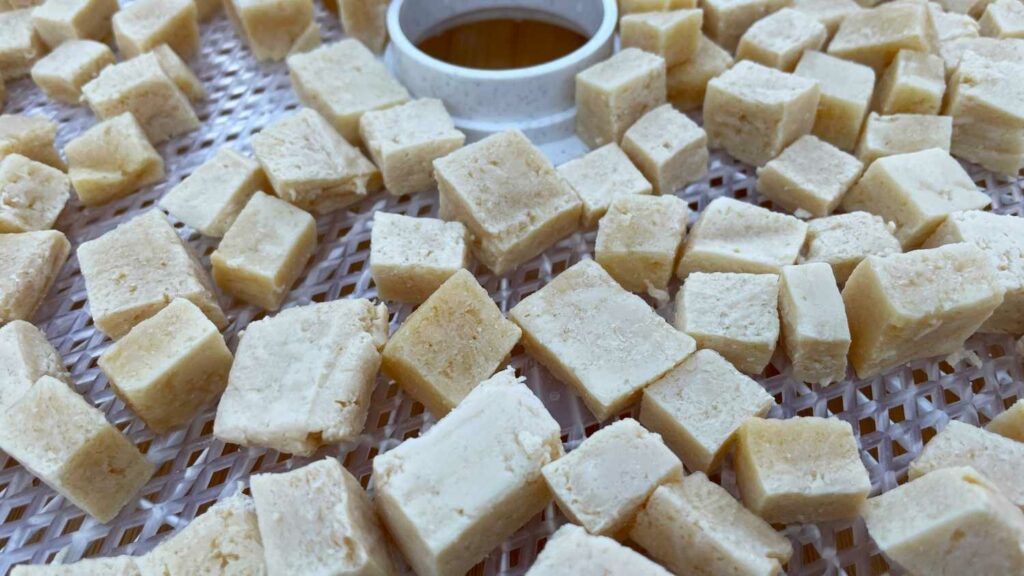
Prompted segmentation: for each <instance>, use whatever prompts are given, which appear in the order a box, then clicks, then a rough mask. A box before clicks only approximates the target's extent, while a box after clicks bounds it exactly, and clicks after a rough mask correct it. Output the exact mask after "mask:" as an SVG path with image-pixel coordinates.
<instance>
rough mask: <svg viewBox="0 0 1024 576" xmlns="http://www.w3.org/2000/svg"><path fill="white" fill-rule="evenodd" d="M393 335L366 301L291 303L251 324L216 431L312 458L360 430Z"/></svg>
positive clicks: (381, 310)
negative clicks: (383, 352)
mask: <svg viewBox="0 0 1024 576" xmlns="http://www.w3.org/2000/svg"><path fill="white" fill-rule="evenodd" d="M387 336H388V311H387V308H386V307H385V306H384V305H383V304H380V305H378V306H374V305H373V304H372V303H371V302H370V301H369V300H364V299H359V300H351V299H348V300H334V301H332V302H325V303H322V304H311V305H308V306H300V307H298V308H289V309H287V310H284V311H283V312H280V313H279V314H277V315H276V316H273V317H270V318H265V319H263V320H258V321H256V322H253V323H251V324H249V326H248V327H247V328H246V329H245V334H244V336H243V337H242V339H241V340H240V341H239V344H238V350H237V351H236V352H235V362H234V364H232V366H231V373H230V375H229V376H228V387H227V389H226V390H225V391H224V395H223V396H222V397H221V400H220V405H218V406H217V419H216V421H215V422H214V427H213V433H214V435H215V436H217V438H220V439H221V440H223V441H224V442H231V443H234V444H241V445H242V446H258V447H263V448H273V449H274V450H278V451H280V452H285V453H289V454H298V455H302V456H309V455H311V454H313V452H315V451H316V449H317V448H319V447H320V446H321V445H323V444H337V443H341V442H347V441H349V440H354V439H355V438H356V437H357V436H359V434H360V433H362V431H363V426H364V424H365V423H366V413H367V411H368V410H369V408H370V394H371V393H372V392H373V385H374V378H375V377H376V376H377V369H378V368H379V367H380V352H379V351H380V349H381V348H383V347H384V343H385V342H386V341H387Z"/></svg>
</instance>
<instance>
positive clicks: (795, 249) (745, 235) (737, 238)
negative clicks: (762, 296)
mask: <svg viewBox="0 0 1024 576" xmlns="http://www.w3.org/2000/svg"><path fill="white" fill-rule="evenodd" d="M806 237H807V224H806V223H805V222H803V221H801V220H799V219H798V218H794V217H792V216H789V215H786V214H780V213H778V212H772V211H771V210H768V209H766V208H762V207H760V206H754V205H753V204H747V203H746V202H740V201H739V200H734V199H732V198H727V197H721V198H716V199H715V200H713V201H712V202H711V203H710V204H708V205H707V207H705V208H704V211H703V212H701V214H700V218H698V219H697V223H696V224H694V226H693V228H691V229H690V237H689V240H688V241H687V242H686V247H685V248H684V249H683V257H682V258H681V259H680V260H679V269H678V270H677V274H678V275H679V277H680V278H684V279H685V278H686V277H687V275H689V274H690V273H691V272H750V273H754V274H758V273H765V272H768V273H778V271H779V270H780V269H781V268H782V267H783V266H787V265H789V264H793V263H794V262H796V259H797V256H799V255H800V249H801V248H802V247H803V245H804V239H805V238H806Z"/></svg>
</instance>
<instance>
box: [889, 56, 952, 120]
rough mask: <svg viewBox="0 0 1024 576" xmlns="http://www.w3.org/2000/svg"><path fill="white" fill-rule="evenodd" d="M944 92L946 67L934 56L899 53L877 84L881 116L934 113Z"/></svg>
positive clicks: (940, 104)
mask: <svg viewBox="0 0 1024 576" xmlns="http://www.w3.org/2000/svg"><path fill="white" fill-rule="evenodd" d="M945 92H946V66H945V64H944V63H943V61H942V58H939V57H938V56H936V55H934V54H927V53H925V52H916V51H913V50H900V51H899V53H898V54H896V58H895V59H894V60H893V61H892V63H891V64H889V68H888V69H887V70H886V71H885V74H883V75H882V79H881V80H879V82H878V93H877V95H876V101H877V103H876V105H875V108H876V109H877V110H878V111H879V112H881V113H882V114H898V113H904V114H938V113H939V109H940V108H942V95H943V94H945Z"/></svg>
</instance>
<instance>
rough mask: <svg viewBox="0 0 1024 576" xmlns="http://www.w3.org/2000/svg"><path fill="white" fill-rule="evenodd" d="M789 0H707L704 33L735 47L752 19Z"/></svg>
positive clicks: (755, 19) (783, 4)
mask: <svg viewBox="0 0 1024 576" xmlns="http://www.w3.org/2000/svg"><path fill="white" fill-rule="evenodd" d="M791 1H792V0H707V1H706V2H704V4H703V6H704V32H705V33H706V34H707V35H708V37H709V38H711V39H712V40H714V41H715V42H716V43H717V44H718V45H719V46H721V47H722V48H725V49H726V50H730V51H732V50H735V49H736V46H737V45H738V44H739V42H740V37H741V36H743V33H744V32H746V31H747V30H748V29H749V28H750V27H751V26H752V25H753V24H754V23H755V22H757V21H758V20H760V19H762V18H764V17H765V16H768V15H769V14H772V13H774V12H777V11H779V10H781V9H783V8H785V7H786V6H789V5H790V3H791Z"/></svg>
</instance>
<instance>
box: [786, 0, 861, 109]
mask: <svg viewBox="0 0 1024 576" xmlns="http://www.w3.org/2000/svg"><path fill="white" fill-rule="evenodd" d="M793 8H794V9H796V10H799V11H801V12H803V13H804V14H807V15H808V16H812V17H814V18H816V19H817V20H818V22H821V23H822V24H824V25H825V28H827V29H828V37H829V38H830V39H831V38H832V36H833V35H834V34H835V33H836V30H838V29H839V25H840V24H841V23H842V22H843V20H845V19H846V17H847V16H849V15H850V14H853V13H854V12H860V11H861V10H862V8H861V6H860V4H858V3H857V2H856V1H855V0H793ZM822 89H824V87H823V88H822Z"/></svg>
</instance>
